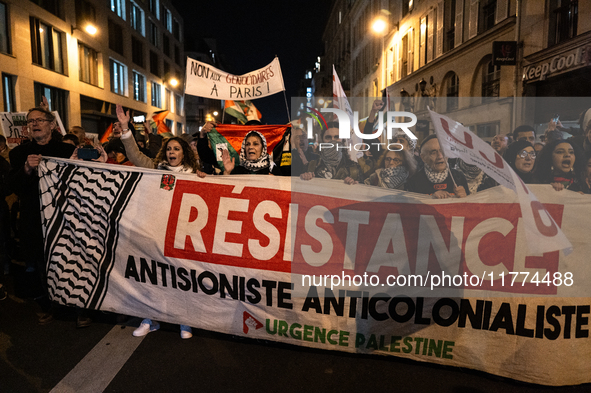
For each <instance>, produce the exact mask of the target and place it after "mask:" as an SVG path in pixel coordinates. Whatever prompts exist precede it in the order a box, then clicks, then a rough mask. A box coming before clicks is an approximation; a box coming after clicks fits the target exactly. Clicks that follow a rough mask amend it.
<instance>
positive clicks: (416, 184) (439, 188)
mask: <svg viewBox="0 0 591 393" xmlns="http://www.w3.org/2000/svg"><path fill="white" fill-rule="evenodd" d="M419 152H420V153H421V159H422V160H423V162H424V163H425V166H424V168H423V169H422V170H420V171H418V172H417V173H415V174H414V175H413V176H411V177H410V178H409V179H408V180H407V181H406V190H407V191H411V192H416V193H419V194H429V195H432V196H433V198H436V199H445V198H454V197H456V198H463V197H465V196H467V195H468V194H470V191H469V190H468V183H467V182H466V178H465V177H464V175H463V174H462V173H461V172H459V171H456V170H455V169H450V168H448V165H447V161H446V159H445V157H444V156H443V152H442V150H441V147H440V146H439V141H438V140H437V137H436V136H435V134H431V135H429V136H428V137H427V138H425V140H424V141H423V143H421V147H420V148H419ZM450 173H451V176H450ZM452 176H453V179H452ZM454 180H455V184H454Z"/></svg>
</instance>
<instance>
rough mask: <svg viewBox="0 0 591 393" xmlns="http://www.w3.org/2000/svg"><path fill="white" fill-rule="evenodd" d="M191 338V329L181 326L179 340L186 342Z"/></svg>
mask: <svg viewBox="0 0 591 393" xmlns="http://www.w3.org/2000/svg"><path fill="white" fill-rule="evenodd" d="M191 337H193V329H191V328H190V327H189V326H187V325H181V338H182V339H183V340H186V339H188V338H191Z"/></svg>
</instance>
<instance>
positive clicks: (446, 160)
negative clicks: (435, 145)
mask: <svg viewBox="0 0 591 393" xmlns="http://www.w3.org/2000/svg"><path fill="white" fill-rule="evenodd" d="M427 110H429V111H431V108H429V106H427ZM435 137H436V138H437V142H439V149H440V150H441V155H442V156H443V158H444V159H445V164H446V165H447V172H448V173H449V177H451V181H452V182H453V183H454V187H455V188H457V187H458V184H457V183H456V179H454V175H452V173H451V168H450V167H449V160H448V159H447V157H446V156H445V153H444V152H443V148H442V147H441V142H440V141H439V134H437V132H435ZM459 159H460V160H461V158H459Z"/></svg>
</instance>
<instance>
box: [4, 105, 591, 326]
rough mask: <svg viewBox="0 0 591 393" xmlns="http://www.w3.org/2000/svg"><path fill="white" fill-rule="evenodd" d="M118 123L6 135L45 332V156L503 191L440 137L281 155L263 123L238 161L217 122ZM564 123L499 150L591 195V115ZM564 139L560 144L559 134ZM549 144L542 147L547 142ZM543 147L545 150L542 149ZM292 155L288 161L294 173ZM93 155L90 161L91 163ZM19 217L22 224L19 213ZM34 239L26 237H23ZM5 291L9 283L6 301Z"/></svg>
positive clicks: (7, 163) (13, 228)
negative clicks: (453, 154)
mask: <svg viewBox="0 0 591 393" xmlns="http://www.w3.org/2000/svg"><path fill="white" fill-rule="evenodd" d="M380 103H381V101H376V102H375V103H374V104H373V105H372V108H371V112H370V116H369V118H368V120H367V121H366V124H365V128H364V132H365V133H371V132H372V129H373V126H374V123H375V121H376V116H377V114H378V113H379V110H380V109H381V108H382V106H383V103H382V104H380ZM116 112H117V119H118V121H117V122H115V123H114V124H113V128H112V129H113V131H112V134H111V135H110V136H109V140H108V142H106V143H104V145H102V144H98V143H96V142H94V143H93V141H92V140H90V139H88V138H87V136H86V133H85V130H84V129H83V128H82V127H80V126H74V127H72V128H71V129H70V130H69V132H68V133H67V135H64V136H62V135H61V134H60V133H59V132H56V129H57V125H56V121H55V118H54V116H53V115H52V113H51V112H50V111H49V108H48V107H47V105H46V104H45V105H43V104H42V105H41V106H40V107H37V108H33V109H31V110H30V111H29V113H28V115H27V124H28V139H27V140H25V141H24V142H23V143H22V144H20V145H19V146H16V147H14V148H13V149H11V148H9V147H8V146H7V144H6V138H4V137H3V136H1V135H0V194H1V195H2V198H0V267H1V268H2V273H4V274H8V273H9V267H10V256H9V250H8V248H9V247H8V246H9V244H10V242H11V238H12V237H18V239H19V249H20V250H21V251H22V253H23V255H22V258H23V259H24V261H25V268H26V273H28V274H30V275H31V276H35V277H36V278H37V280H36V281H35V283H36V284H37V286H39V287H40V290H39V292H38V293H35V297H36V298H37V299H38V300H39V304H40V306H41V309H42V311H43V313H42V314H41V315H40V317H39V323H40V324H47V323H50V322H51V321H52V320H53V316H54V315H53V314H54V311H55V310H54V309H53V308H52V304H51V302H50V301H49V299H48V296H47V288H46V284H44V283H46V277H45V271H46V263H47V261H46V259H45V258H44V247H43V232H42V226H41V213H40V202H39V191H38V185H39V178H38V175H37V167H38V166H39V164H40V162H41V160H42V158H43V157H60V158H71V159H80V158H81V156H82V154H81V153H82V152H83V151H82V150H81V149H89V148H90V149H96V151H97V157H96V158H94V159H93V160H94V161H97V162H103V163H108V164H113V165H130V166H138V167H142V168H150V169H159V170H165V171H172V172H178V173H186V174H195V175H196V176H197V177H200V178H202V177H205V176H224V175H241V174H256V175H279V176H285V175H291V176H297V177H300V178H301V179H302V180H305V181H310V180H312V179H332V180H340V181H342V182H344V183H346V184H348V185H351V186H352V187H357V186H370V187H371V186H375V187H381V188H386V189H392V190H399V191H408V192H414V193H420V194H427V195H430V196H432V197H433V198H437V199H444V198H463V197H467V196H469V195H472V194H475V193H477V192H481V191H483V190H485V189H488V188H491V187H494V186H496V185H497V183H496V182H495V181H494V180H493V179H492V178H490V177H489V176H488V175H487V174H486V173H484V172H483V171H482V170H481V169H480V168H478V167H477V166H473V165H469V164H467V163H465V162H464V161H462V160H460V159H455V160H448V159H446V157H445V156H444V154H443V151H442V149H441V146H440V145H439V141H438V139H437V138H436V136H435V135H434V134H431V135H429V136H427V137H426V138H424V140H422V141H421V143H420V144H419V145H417V141H416V139H413V138H410V137H409V136H408V135H407V134H405V133H404V132H399V133H398V134H395V135H394V137H393V140H392V141H389V142H390V143H391V146H392V144H393V145H394V146H397V147H398V148H397V149H395V151H393V150H388V149H382V150H378V149H375V148H371V149H368V150H367V151H365V152H363V156H362V157H358V158H357V160H355V158H352V157H351V155H350V154H349V150H348V149H347V148H346V147H345V141H343V140H341V139H340V137H339V125H338V123H328V124H327V127H325V128H324V129H323V130H322V131H321V132H320V135H319V137H320V141H321V142H322V144H321V145H320V147H321V148H319V146H318V145H316V144H313V143H308V139H307V138H306V136H307V135H306V133H305V132H304V130H303V129H302V128H298V127H294V128H291V129H288V131H286V135H284V137H283V139H282V141H281V144H283V146H279V148H275V151H273V152H269V151H268V146H267V140H266V138H265V135H263V134H262V133H261V132H260V131H258V130H257V125H260V124H261V123H259V122H257V121H253V122H249V123H247V126H249V127H248V128H249V130H248V132H247V133H246V136H245V137H244V139H243V141H242V145H241V149H240V152H239V154H238V160H236V158H235V157H231V155H230V153H229V151H228V149H221V151H220V153H221V154H220V155H218V154H217V152H216V151H215V149H216V148H217V147H214V148H212V146H211V143H210V141H209V138H208V133H209V132H211V131H212V130H214V128H215V126H216V123H214V122H207V123H206V124H204V125H203V126H202V127H201V129H200V131H199V132H198V133H196V134H194V135H187V134H184V135H182V136H173V137H169V138H163V137H162V136H161V135H158V134H156V133H154V132H151V130H152V128H151V126H150V123H149V122H145V123H144V124H143V127H144V130H145V132H138V131H136V130H135V126H134V124H133V123H131V122H130V115H129V111H128V112H125V111H124V110H123V108H121V107H120V106H117V109H116ZM561 128H562V125H561V124H560V122H559V121H551V123H550V126H549V128H548V130H547V131H546V132H545V133H544V135H543V136H542V135H540V136H536V134H535V130H534V128H533V127H531V126H530V125H521V126H519V127H517V128H516V129H515V130H514V131H513V132H512V133H507V134H498V135H495V136H494V138H493V139H492V142H491V146H492V148H493V149H494V150H495V151H496V152H497V153H498V154H500V155H502V156H503V157H504V159H505V160H506V162H507V163H508V164H509V166H510V167H511V168H513V170H514V171H515V172H516V173H517V175H518V176H519V177H520V178H521V179H522V180H523V182H524V183H526V184H534V183H537V184H550V185H552V187H553V188H554V189H555V190H556V191H561V192H565V191H563V190H571V191H576V192H579V193H584V194H590V193H591V109H590V110H588V111H586V112H585V113H584V114H583V115H582V116H581V121H580V132H579V135H576V136H574V137H571V138H569V139H568V140H565V139H563V138H562V132H561V131H560V130H561ZM558 134H560V135H558ZM542 137H543V138H542ZM541 139H543V141H541ZM284 154H287V155H289V157H290V160H288V161H287V162H288V163H289V165H288V166H287V168H286V166H285V162H286V161H285V159H284V157H282V156H283V155H284ZM84 156H86V155H84ZM15 212H18V215H19V219H18V225H17V223H16V219H15V217H16V213H15ZM19 234H26V236H19ZM5 297H6V291H5V289H4V288H3V287H2V282H1V281H0V300H2V299H3V298H5ZM90 324H91V320H90V318H89V317H88V316H87V314H86V313H85V310H78V311H77V327H86V326H89V325H90ZM158 328H159V324H158V322H156V321H152V320H150V319H144V320H143V321H142V323H141V324H140V326H139V328H137V329H136V330H135V331H134V332H133V335H134V336H143V335H146V334H148V333H149V332H152V331H155V330H157V329H158ZM191 336H192V334H191V328H190V327H188V326H184V325H181V337H182V338H190V337H191Z"/></svg>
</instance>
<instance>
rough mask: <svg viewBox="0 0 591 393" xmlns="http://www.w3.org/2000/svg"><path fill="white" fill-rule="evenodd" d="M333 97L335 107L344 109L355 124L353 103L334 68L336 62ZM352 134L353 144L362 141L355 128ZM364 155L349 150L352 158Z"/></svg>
mask: <svg viewBox="0 0 591 393" xmlns="http://www.w3.org/2000/svg"><path fill="white" fill-rule="evenodd" d="M332 98H333V104H332V105H333V107H334V108H337V109H340V110H342V111H345V112H347V114H348V115H349V124H351V125H353V124H355V123H354V122H353V111H352V110H351V105H349V100H347V96H346V95H345V90H343V86H341V81H340V80H339V76H338V75H337V71H336V70H335V68H334V64H333V66H332ZM349 133H350V135H351V137H350V139H351V144H352V145H356V144H358V143H361V142H362V141H361V138H359V137H358V136H357V135H356V134H355V133H354V132H353V129H351V130H349ZM362 156H363V152H361V151H356V150H355V149H351V150H349V157H350V158H351V160H353V161H355V162H357V159H358V158H359V157H362Z"/></svg>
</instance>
